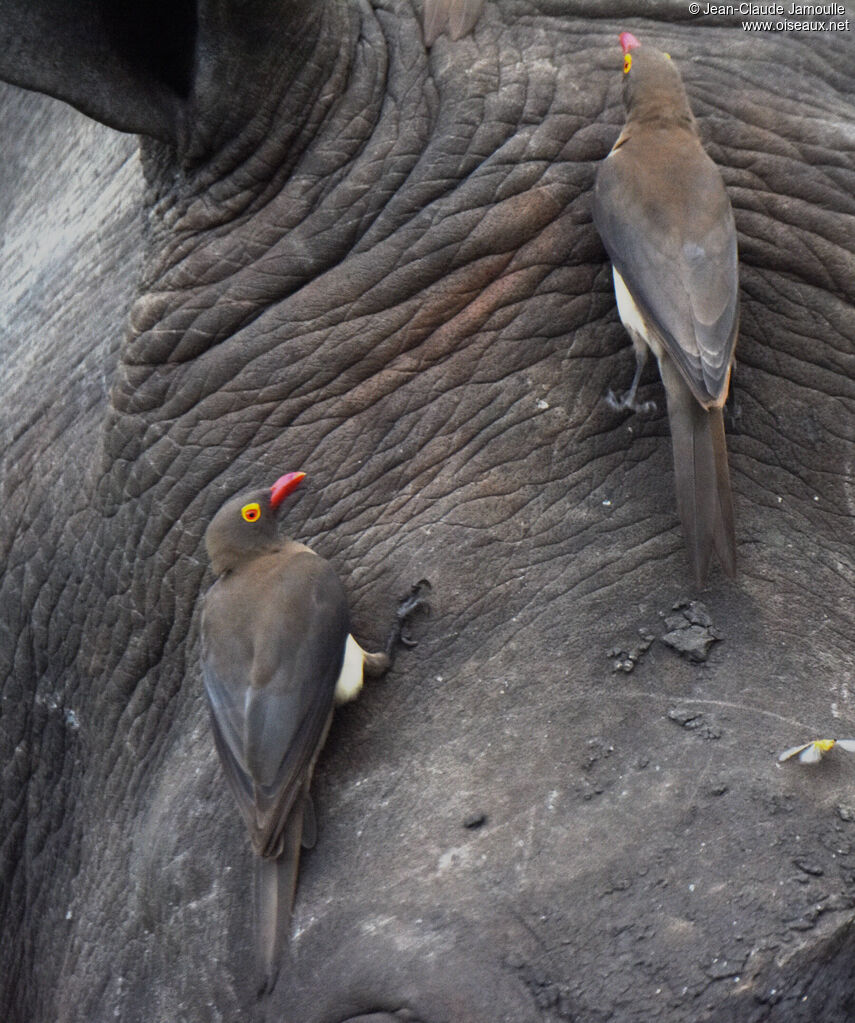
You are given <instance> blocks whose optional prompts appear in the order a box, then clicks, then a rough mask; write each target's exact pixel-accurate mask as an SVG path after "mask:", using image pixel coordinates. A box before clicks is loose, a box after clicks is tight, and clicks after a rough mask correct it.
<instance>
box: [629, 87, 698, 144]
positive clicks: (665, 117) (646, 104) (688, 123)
mask: <svg viewBox="0 0 855 1023" xmlns="http://www.w3.org/2000/svg"><path fill="white" fill-rule="evenodd" d="M626 127H627V128H630V129H632V128H634V127H638V128H659V129H662V128H679V129H682V130H684V131H690V132H692V134H694V135H697V133H698V126H697V122H696V121H695V117H694V114H693V113H692V111H691V110H690V109H689V105H688V103H687V102H686V101H685V100H684V101H683V102H682V103H681V102H679V98H678V97H670V96H651V97H650V98H649V99H643V100H638V101H636V102H635V103H633V105H632V107H631V109H630V110H629V111H628V112H627V118H626Z"/></svg>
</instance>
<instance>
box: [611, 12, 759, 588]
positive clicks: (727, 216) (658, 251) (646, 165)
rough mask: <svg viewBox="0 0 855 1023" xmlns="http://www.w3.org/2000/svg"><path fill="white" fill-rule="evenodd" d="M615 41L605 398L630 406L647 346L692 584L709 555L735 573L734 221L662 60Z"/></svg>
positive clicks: (624, 38)
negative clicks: (656, 374)
mask: <svg viewBox="0 0 855 1023" xmlns="http://www.w3.org/2000/svg"><path fill="white" fill-rule="evenodd" d="M620 42H621V46H622V48H623V52H624V103H625V106H626V123H625V125H624V127H623V130H622V131H621V133H620V135H619V136H618V139H617V141H616V142H615V144H614V146H613V147H612V150H611V152H610V153H609V155H608V156H607V157H606V159H605V160H604V161H603V162H602V163H601V164H600V167H599V171H598V173H597V181H596V186H595V189H594V208H593V215H594V224H595V225H596V228H597V230H598V231H599V233H600V237H601V238H602V240H603V244H604V246H605V248H606V251H607V252H608V254H609V257H610V259H611V261H612V272H613V276H614V286H615V296H616V299H617V305H618V313H619V315H620V318H621V320H622V322H623V324H624V326H625V327H626V329H627V331H628V332H629V335H630V337H631V339H632V342H633V346H634V348H635V353H636V360H637V366H636V373H635V378H634V379H633V382H632V386H631V387H630V389H629V391H628V392H627V394H626V395H625V396H624V397H623V399H622V400H621V401H620V402H618V403H616V404H617V405H618V406H619V407H623V408H631V409H633V410H636V411H637V410H639V409H640V408H642V406H640V405H639V404H638V402H637V401H636V389H637V387H638V382H639V379H640V377H641V370H642V368H643V366H644V362H645V359H646V357H647V352H648V349H650V350H652V351H653V354H654V355H655V356H656V358H657V360H658V362H659V371H660V373H661V375H662V382H663V384H664V385H665V395H666V399H667V405H668V418H669V421H670V426H671V442H672V447H673V453H674V476H675V483H676V491H677V508H678V512H679V515H680V520H681V522H682V525H683V534H684V537H685V540H686V546H687V548H688V553H689V561H690V564H691V568H692V572H693V574H694V576H695V581H696V582H697V583H698V585H702V584H703V582H704V580H705V579H706V576H707V573H708V571H709V567H710V563H711V561H712V555H713V553H715V554H716V555H717V556H718V559H719V561H720V562H721V564H722V567H723V568H724V570H725V572H726V573H727V574H728V575H729V576H733V575H735V573H736V539H735V534H734V525H733V499H732V496H731V489H730V474H729V471H728V464H727V448H726V445H725V437H724V418H723V416H722V407H723V405H724V403H725V401H726V399H727V393H728V388H729V385H730V369H731V364H732V362H733V351H734V346H735V344H736V336H737V331H738V327H739V290H738V286H739V282H738V266H737V253H736V227H735V224H734V220H733V211H732V209H731V206H730V201H729V200H728V197H727V193H726V192H725V189H724V183H723V181H722V178H721V174H720V173H719V171H718V168H717V167H716V166H715V164H714V163H713V162H712V160H711V159H710V158H709V157H708V156H707V154H706V153H705V152H704V149H703V147H702V145H701V141H700V137H699V135H698V128H697V124H696V122H695V118H694V116H693V115H692V111H691V108H690V107H689V100H688V97H687V96H686V91H685V89H684V88H683V83H682V80H681V78H680V73H679V72H678V70H677V68H676V67H675V65H674V63H673V62H672V60H671V58H670V57H669V56H668V54H666V53H661V52H660V51H659V50H656V49H653V48H652V47H649V46H642V45H641V44H640V43H639V41H638V40H637V39H636V38H635V36H633V35H632V34H631V33H629V32H623V33H622V34H621V36H620Z"/></svg>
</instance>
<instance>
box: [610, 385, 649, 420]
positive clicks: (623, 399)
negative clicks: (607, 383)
mask: <svg viewBox="0 0 855 1023" xmlns="http://www.w3.org/2000/svg"><path fill="white" fill-rule="evenodd" d="M606 404H607V405H608V406H609V408H612V409H614V410H615V412H623V411H624V410H626V409H628V410H629V411H630V412H637V413H639V414H640V415H644V416H646V415H649V414H651V413H652V412H655V411H656V402H655V401H638V399H637V398H636V397H635V389H634V388H631V389H630V390H628V391H627V392H626V394H623V395H621V396H620V397H618V396H617V395H616V394H615V392H614V391H613V390H611V389H609V391H608V392H607V393H606Z"/></svg>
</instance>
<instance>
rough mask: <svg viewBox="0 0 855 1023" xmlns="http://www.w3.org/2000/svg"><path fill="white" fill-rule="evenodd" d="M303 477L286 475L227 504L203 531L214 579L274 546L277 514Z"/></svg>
mask: <svg viewBox="0 0 855 1023" xmlns="http://www.w3.org/2000/svg"><path fill="white" fill-rule="evenodd" d="M305 477H306V474H305V473H304V472H289V473H286V474H285V475H284V476H280V477H279V479H278V480H277V481H276V482H275V483H274V484H273V486H272V487H266V488H264V489H262V490H252V491H248V492H246V493H243V494H238V495H237V497H232V498H230V499H229V500H228V501H226V503H225V504H224V505H223V506H222V508H220V510H219V511H218V512H217V514H216V515H215V516H214V517H213V519H211V523H210V525H209V526H208V528H207V530H206V531H205V547H206V549H207V551H208V557H209V558H210V559H211V566H212V568H213V570H214V573H215V574H216V575H220V574H221V573H222V572H228V571H230V570H231V569H233V568H235V567H236V566H237V565H238V564H240V562H241V561H244V560H245V559H247V558H251V557H253V556H254V555H256V554H260V553H262V552H263V551H265V550H269V549H270V548H271V547H274V546H275V544H276V539H277V536H276V511H277V509H278V508H279V506H280V505H281V504H282V502H283V501H284V500H285V498H286V497H287V496H288V495H289V494H290V493H291V492H292V491H293V490H295V489H296V488H297V487H298V486H299V485H300V482H301V481H302V480H303V479H305Z"/></svg>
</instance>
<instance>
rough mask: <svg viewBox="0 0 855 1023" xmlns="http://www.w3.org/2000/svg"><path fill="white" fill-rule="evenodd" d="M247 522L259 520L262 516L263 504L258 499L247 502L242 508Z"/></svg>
mask: <svg viewBox="0 0 855 1023" xmlns="http://www.w3.org/2000/svg"><path fill="white" fill-rule="evenodd" d="M240 513H241V515H242V516H243V518H244V521H245V522H257V521H258V520H259V519H260V518H261V506H260V505H259V504H258V502H257V501H253V502H252V504H245V505H244V506H243V508H241V510H240Z"/></svg>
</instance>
